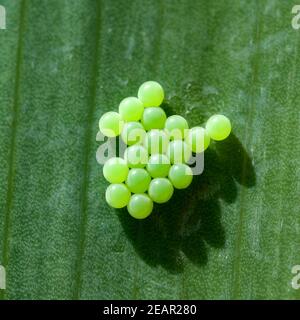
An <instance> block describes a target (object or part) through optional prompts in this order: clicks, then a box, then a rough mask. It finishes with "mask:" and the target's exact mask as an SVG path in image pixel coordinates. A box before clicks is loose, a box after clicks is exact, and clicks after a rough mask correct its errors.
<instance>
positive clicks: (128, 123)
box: [99, 81, 231, 219]
mask: <svg viewBox="0 0 300 320" xmlns="http://www.w3.org/2000/svg"><path fill="white" fill-rule="evenodd" d="M163 100H164V90H163V88H162V87H161V85H160V84H159V83H157V82H154V81H148V82H145V83H144V84H142V85H141V87H140V88H139V90H138V96H137V97H129V98H126V99H124V100H123V101H121V103H120V105H119V112H107V113H105V114H104V115H103V116H102V117H101V119H100V121H99V128H100V131H101V132H102V133H103V134H104V135H105V136H107V137H111V138H112V137H117V136H119V135H120V136H121V139H122V140H123V141H124V143H125V144H126V145H127V149H126V150H125V153H124V157H123V158H121V157H114V158H111V159H109V160H108V161H107V162H106V163H105V164H104V166H103V175H104V177H105V179H106V180H107V181H108V182H109V183H110V185H109V187H108V188H107V190H106V195H105V197H106V201H107V203H108V204H109V205H110V206H111V207H113V208H123V207H126V206H127V209H128V212H129V214H130V215H131V216H132V217H134V218H136V219H145V218H147V217H148V216H149V215H150V214H151V212H152V210H153V202H156V203H165V202H167V201H169V200H170V199H171V197H172V195H173V192H174V188H176V189H185V188H187V187H188V186H189V185H190V184H191V182H192V179H193V172H192V169H191V168H190V167H189V166H188V165H187V163H188V161H189V160H190V158H191V156H192V154H193V153H202V152H204V151H205V150H206V149H207V148H208V146H209V144H210V140H211V139H212V140H216V141H221V140H224V139H226V138H227V137H228V136H229V134H230V132H231V123H230V121H229V119H228V118H226V117H225V116H223V115H214V116H212V117H211V118H210V119H209V120H208V121H207V123H206V126H205V128H203V127H200V126H197V127H193V128H189V125H188V122H187V121H186V119H185V118H183V117H182V116H180V115H172V116H170V117H167V116H166V113H165V111H164V110H163V109H162V108H161V107H160V106H161V104H162V102H163Z"/></svg>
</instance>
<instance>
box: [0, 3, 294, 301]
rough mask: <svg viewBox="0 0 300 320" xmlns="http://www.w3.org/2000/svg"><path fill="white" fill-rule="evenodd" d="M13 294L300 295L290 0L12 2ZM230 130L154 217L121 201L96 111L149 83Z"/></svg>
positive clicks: (6, 176)
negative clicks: (109, 173)
mask: <svg viewBox="0 0 300 320" xmlns="http://www.w3.org/2000/svg"><path fill="white" fill-rule="evenodd" d="M0 4H2V5H4V6H5V7H6V10H7V30H0V132H1V134H0V181H1V182H0V244H1V246H0V250H1V252H0V264H2V265H4V266H5V267H6V271H7V290H6V291H1V293H0V296H1V298H4V299H54V298H55V299H181V298H182V299H276V298H280V299H297V298H299V297H300V290H299V291H297V290H294V289H293V288H292V287H291V280H292V278H293V275H292V273H291V268H292V266H294V265H297V264H300V237H299V236H300V216H299V208H300V197H299V192H300V184H299V176H300V170H299V163H300V161H299V159H300V144H299V135H300V112H299V101H300V92H299V86H300V79H299V75H298V71H297V70H299V62H300V61H299V60H300V54H299V44H300V31H296V30H293V28H292V26H291V19H292V17H293V15H292V14H291V10H292V7H293V5H294V4H295V3H294V1H288V0H287V1H282V0H273V1H272V0H268V1H266V0H256V1H246V0H245V1H240V0H230V1H229V0H227V1H225V0H224V1H220V0H210V1H207V0H186V1H183V0H181V1H179V0H165V1H163V0H160V1H159V0H152V1H147V0H114V1H112V0H111V1H108V0H104V1H97V0H76V1H75V0H72V1H71V0H1V1H0ZM149 79H151V80H157V81H159V82H160V83H161V84H162V85H163V86H164V88H165V91H166V103H165V108H166V110H167V112H168V114H173V113H178V114H181V115H183V116H185V117H186V118H187V119H188V121H189V123H190V125H198V124H202V123H203V122H204V121H205V120H206V119H207V118H208V117H209V116H210V115H212V114H213V113H217V112H220V113H223V114H226V115H227V116H228V117H229V118H230V119H231V120H232V123H233V131H234V134H233V135H232V136H231V137H230V138H229V139H228V140H227V141H226V142H224V143H218V144H215V145H213V146H212V148H211V149H210V150H209V151H208V152H207V153H206V158H205V172H204V174H203V175H202V176H199V177H195V179H194V183H193V185H192V186H191V187H190V188H189V189H188V190H186V191H182V192H179V193H178V192H177V193H176V194H175V196H174V198H173V199H172V201H171V202H170V203H168V204H167V205H164V206H156V209H155V212H154V213H153V215H152V216H151V218H149V219H147V220H145V221H135V220H133V219H131V218H130V217H129V215H128V214H127V213H126V211H124V210H121V211H119V212H116V211H115V210H113V209H110V208H109V207H108V206H107V204H106V203H105V200H104V192H105V188H106V186H107V183H106V182H105V181H104V179H103V176H102V167H101V166H100V165H98V164H97V162H96V159H95V154H96V151H97V148H98V146H99V143H98V142H96V138H95V137H96V134H97V131H98V120H99V118H100V116H101V115H102V114H103V113H104V112H106V111H109V110H112V109H113V110H116V109H117V106H118V103H119V102H120V100H121V99H122V98H124V97H126V96H130V95H135V94H136V93H137V89H138V87H139V85H140V84H141V83H142V82H144V81H146V80H149Z"/></svg>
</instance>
